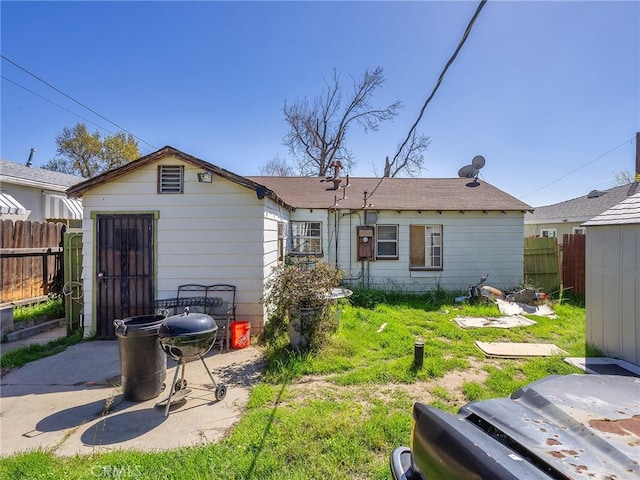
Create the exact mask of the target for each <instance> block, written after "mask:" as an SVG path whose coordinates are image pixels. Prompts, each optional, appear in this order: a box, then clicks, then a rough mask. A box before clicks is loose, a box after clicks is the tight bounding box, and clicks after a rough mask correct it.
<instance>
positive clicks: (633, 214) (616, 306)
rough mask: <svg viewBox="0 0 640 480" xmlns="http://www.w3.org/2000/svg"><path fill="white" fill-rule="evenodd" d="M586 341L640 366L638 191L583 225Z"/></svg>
mask: <svg viewBox="0 0 640 480" xmlns="http://www.w3.org/2000/svg"><path fill="white" fill-rule="evenodd" d="M584 226H585V227H586V235H587V239H586V309H587V342H588V343H589V344H592V345H593V346H595V347H597V348H598V349H599V350H601V351H602V352H603V353H604V354H605V355H607V356H610V357H614V358H620V359H622V360H625V361H627V362H630V363H634V364H636V365H638V364H640V192H639V193H636V194H634V195H632V196H630V197H628V198H626V199H625V200H623V201H622V202H620V203H619V204H617V205H615V206H614V207H612V208H610V209H609V210H607V211H605V212H603V213H601V214H600V215H597V216H596V217H594V218H592V219H591V220H589V221H588V222H586V223H585V224H584Z"/></svg>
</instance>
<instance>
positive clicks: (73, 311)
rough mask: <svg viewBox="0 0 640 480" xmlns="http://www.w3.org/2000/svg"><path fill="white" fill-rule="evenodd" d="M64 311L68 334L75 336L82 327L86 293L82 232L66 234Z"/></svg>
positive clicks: (64, 240)
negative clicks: (74, 333)
mask: <svg viewBox="0 0 640 480" xmlns="http://www.w3.org/2000/svg"><path fill="white" fill-rule="evenodd" d="M63 242H64V255H63V258H64V286H63V287H62V293H63V295H64V311H65V316H66V318H67V333H68V334H69V335H71V334H73V332H75V331H76V330H79V329H80V328H81V327H82V322H81V319H82V308H83V305H84V300H83V297H84V293H83V287H82V232H67V233H65V234H64V238H63Z"/></svg>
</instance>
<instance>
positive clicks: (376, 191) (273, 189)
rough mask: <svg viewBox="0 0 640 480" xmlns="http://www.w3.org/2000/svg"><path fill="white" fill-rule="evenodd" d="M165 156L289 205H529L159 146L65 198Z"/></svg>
mask: <svg viewBox="0 0 640 480" xmlns="http://www.w3.org/2000/svg"><path fill="white" fill-rule="evenodd" d="M166 156H175V157H176V158H179V159H181V160H183V161H185V162H188V163H191V164H193V165H196V166H197V167H198V168H202V169H206V170H209V171H211V172H213V173H214V174H216V175H220V176H222V177H224V178H227V179H228V180H230V181H232V182H235V183H238V184H240V185H243V186H245V187H247V188H251V189H254V190H256V193H259V194H260V195H262V194H264V195H265V196H268V197H270V198H272V199H273V200H275V201H277V202H279V203H281V204H283V205H285V206H286V207H291V208H331V207H332V206H333V205H334V204H335V203H337V206H338V208H344V209H354V210H355V209H360V208H362V207H363V205H364V203H365V202H364V192H367V194H368V197H369V198H368V199H367V201H366V204H367V206H369V205H371V208H372V209H378V210H397V211H401V210H432V211H433V210H441V211H442V210H466V211H469V210H476V211H483V210H485V211H489V210H494V211H495V210H497V211H514V210H515V211H526V210H531V207H530V206H529V205H527V204H526V203H524V202H521V201H520V200H518V199H516V198H514V197H512V196H511V195H509V194H507V193H505V192H503V191H502V190H500V189H498V188H496V187H494V186H492V185H490V184H488V183H486V182H484V181H483V182H480V183H479V184H477V185H476V186H469V185H473V182H472V181H471V179H468V178H385V179H383V180H382V181H380V179H378V178H362V177H357V178H353V177H350V179H349V186H348V187H346V188H344V187H343V185H345V184H346V177H345V178H343V179H342V182H341V183H340V186H339V188H338V189H337V190H335V189H334V184H333V182H331V181H327V180H326V179H324V178H322V177H264V176H262V177H254V176H248V177H243V176H240V175H236V174H234V173H232V172H230V171H228V170H225V169H223V168H220V167H218V166H216V165H213V164H211V163H208V162H206V161H204V160H201V159H199V158H196V157H193V156H191V155H188V154H186V153H184V152H181V151H180V150H177V149H175V148H173V147H169V146H167V147H163V148H161V149H160V150H158V151H156V152H153V153H151V154H149V155H146V156H145V157H141V158H139V159H137V160H134V161H133V162H130V163H128V164H126V165H124V166H122V167H120V168H117V169H115V170H111V171H109V172H106V173H103V174H102V175H98V176H97V177H94V178H91V179H88V180H85V181H84V182H82V183H80V184H77V185H75V186H73V187H71V188H70V189H69V190H67V194H68V195H69V196H80V195H82V194H83V193H85V192H86V191H88V190H90V189H91V188H93V187H94V186H96V185H100V184H103V183H106V182H109V181H112V180H114V179H116V178H118V177H120V176H122V175H125V174H126V173H128V172H131V171H133V170H134V169H137V168H139V167H141V166H143V165H146V164H148V163H151V162H155V161H157V160H159V159H161V158H164V157H166Z"/></svg>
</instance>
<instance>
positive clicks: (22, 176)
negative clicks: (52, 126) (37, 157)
mask: <svg viewBox="0 0 640 480" xmlns="http://www.w3.org/2000/svg"><path fill="white" fill-rule="evenodd" d="M83 180H84V178H82V177H77V176H75V175H67V174H66V173H60V172H54V171H51V170H45V169H44V168H33V167H29V166H27V165H23V164H21V163H16V162H10V161H8V160H0V220H29V221H32V222H62V223H66V224H69V223H70V221H71V220H78V221H80V220H81V219H82V203H81V202H80V201H79V200H77V199H73V198H67V195H66V193H65V192H66V190H67V188H69V187H70V186H72V185H75V184H77V183H79V182H81V181H83Z"/></svg>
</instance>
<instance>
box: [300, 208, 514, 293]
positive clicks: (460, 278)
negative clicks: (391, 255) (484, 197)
mask: <svg viewBox="0 0 640 480" xmlns="http://www.w3.org/2000/svg"><path fill="white" fill-rule="evenodd" d="M337 218H338V222H337V228H336V215H335V214H334V213H333V212H326V211H318V210H313V211H311V210H305V209H297V210H296V211H295V212H293V213H292V216H291V219H292V220H309V221H322V222H323V251H324V259H325V261H328V262H330V263H335V262H336V245H335V236H336V235H337V237H338V246H337V260H338V264H339V265H340V268H342V269H343V270H344V271H345V272H347V275H348V278H349V279H351V280H350V282H351V283H354V284H364V285H368V286H370V287H382V288H396V289H403V290H407V291H425V290H432V289H435V288H438V287H441V288H443V289H446V290H465V289H466V288H467V286H468V285H469V284H470V283H475V282H477V281H478V280H479V278H480V276H482V275H483V274H485V273H489V280H488V282H487V283H488V284H491V285H492V286H495V287H498V288H511V287H516V286H518V285H520V284H521V283H522V281H523V256H524V250H523V241H522V239H523V214H522V213H519V212H508V213H506V214H505V213H500V212H488V213H486V214H485V213H482V212H465V213H464V214H463V213H459V212H442V213H441V214H438V213H437V212H424V211H423V212H422V213H418V212H401V213H398V212H389V211H380V212H378V219H377V222H376V224H377V225H398V231H399V243H398V253H399V258H398V259H397V260H374V261H370V262H360V261H358V260H357V236H356V227H357V226H358V225H364V214H363V212H357V213H354V214H350V213H349V212H348V211H338V213H337ZM411 225H442V249H443V268H442V270H432V271H417V270H410V269H409V228H410V226H411ZM374 243H375V239H374Z"/></svg>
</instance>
